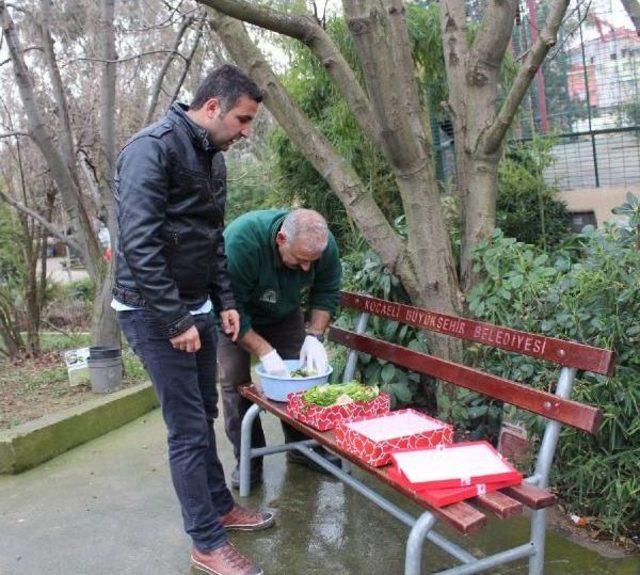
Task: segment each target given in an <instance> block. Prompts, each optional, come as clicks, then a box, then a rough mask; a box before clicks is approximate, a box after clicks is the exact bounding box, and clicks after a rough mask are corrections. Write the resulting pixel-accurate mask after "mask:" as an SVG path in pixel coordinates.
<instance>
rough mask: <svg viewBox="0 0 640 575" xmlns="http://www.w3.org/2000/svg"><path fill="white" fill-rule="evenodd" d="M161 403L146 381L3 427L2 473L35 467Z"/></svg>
mask: <svg viewBox="0 0 640 575" xmlns="http://www.w3.org/2000/svg"><path fill="white" fill-rule="evenodd" d="M157 406H158V400H157V398H156V395H155V393H154V391H153V388H152V387H151V383H149V382H146V383H140V384H138V385H134V386H132V387H129V388H127V389H123V390H121V391H117V392H115V393H111V394H109V395H106V396H104V397H98V398H96V399H93V400H90V401H88V402H87V403H84V404H82V405H80V406H76V407H72V408H69V409H65V410H64V411H60V412H58V413H52V414H51V415H45V416H43V417H41V418H39V419H36V420H34V421H29V422H27V423H24V424H22V425H19V426H17V427H14V428H12V429H8V430H6V431H0V475H1V474H12V473H19V472H21V471H25V470H27V469H31V468H32V467H35V466H36V465H39V464H40V463H44V462H45V461H48V460H49V459H51V458H52V457H55V456H56V455H60V454H61V453H64V452H65V451H69V449H72V448H73V447H76V446H78V445H81V444H83V443H86V442H87V441H90V440H92V439H95V438H96V437H99V436H100V435H104V434H105V433H107V432H109V431H111V430H113V429H116V428H117V427H120V426H121V425H124V424H125V423H128V422H130V421H133V420H134V419H136V418H138V417H140V416H141V415H144V414H145V413H147V412H149V411H151V410H152V409H154V408H156V407H157Z"/></svg>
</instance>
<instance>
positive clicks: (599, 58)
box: [512, 0, 640, 189]
mask: <svg viewBox="0 0 640 575" xmlns="http://www.w3.org/2000/svg"><path fill="white" fill-rule="evenodd" d="M546 16H547V14H546V4H545V3H536V1H535V0H523V1H522V3H521V7H520V18H519V24H518V25H517V26H516V27H515V30H514V34H513V38H512V47H513V55H514V56H515V57H516V58H518V57H520V56H522V55H523V54H525V53H526V52H527V50H529V49H530V48H531V46H532V45H533V43H534V42H535V39H536V37H537V35H538V32H539V30H540V29H541V27H542V26H543V25H544V22H545V20H546ZM639 86H640V38H639V37H638V35H637V33H636V31H635V29H634V28H633V24H632V22H631V20H630V18H629V17H628V16H627V14H626V12H625V10H624V8H623V6H622V3H621V2H620V0H594V1H593V2H582V1H576V0H572V2H571V4H570V7H569V10H568V12H567V18H566V19H565V22H564V24H563V26H562V28H561V30H560V32H559V36H558V43H557V45H556V47H555V48H554V49H553V50H552V52H551V53H550V55H549V57H548V58H547V60H546V61H545V63H544V65H543V66H542V68H541V70H540V71H539V72H538V73H537V74H536V77H535V80H534V82H533V84H532V86H531V88H530V90H529V94H528V95H527V97H526V99H525V101H524V102H523V106H522V109H521V110H520V114H519V116H518V120H517V122H516V125H515V126H514V130H515V133H516V134H517V136H516V139H517V140H524V141H526V140H528V139H530V138H532V137H533V136H534V135H537V136H539V137H545V138H546V137H552V138H554V140H553V142H554V146H553V148H552V151H551V153H552V156H553V158H554V160H555V161H554V163H553V165H552V166H550V167H549V168H548V169H547V170H545V177H546V178H547V179H548V180H549V181H550V182H555V184H556V185H557V186H558V188H560V189H575V188H585V187H588V188H593V187H601V186H607V185H623V186H625V185H630V184H638V183H640V87H639Z"/></svg>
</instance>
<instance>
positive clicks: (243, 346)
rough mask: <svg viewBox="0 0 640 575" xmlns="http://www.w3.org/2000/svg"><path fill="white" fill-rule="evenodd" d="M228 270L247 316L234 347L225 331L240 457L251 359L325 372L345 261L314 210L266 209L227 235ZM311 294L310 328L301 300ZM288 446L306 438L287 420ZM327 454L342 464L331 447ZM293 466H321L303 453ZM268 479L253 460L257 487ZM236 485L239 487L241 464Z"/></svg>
mask: <svg viewBox="0 0 640 575" xmlns="http://www.w3.org/2000/svg"><path fill="white" fill-rule="evenodd" d="M224 237H225V248H226V255H227V262H228V264H227V266H228V273H229V276H230V278H231V284H232V286H233V291H234V294H235V298H236V304H237V308H238V311H239V313H240V332H239V335H238V339H237V341H236V342H235V343H234V342H233V341H231V339H230V338H228V337H226V336H225V335H224V334H223V333H221V334H220V338H219V342H218V364H219V377H220V385H221V388H222V401H223V405H224V419H225V429H226V433H227V437H228V438H229V440H230V441H231V443H232V444H233V449H234V453H235V456H236V461H238V460H239V457H240V425H241V422H242V418H243V416H244V414H245V413H246V412H247V410H248V409H249V407H251V402H250V401H248V400H247V399H245V398H243V397H242V396H241V395H240V394H239V393H238V387H239V386H240V385H245V384H248V383H250V382H251V374H250V367H251V355H255V356H257V357H258V358H259V360H260V362H261V363H262V366H263V368H264V370H265V372H267V373H270V374H274V375H286V374H287V373H288V372H287V368H286V365H285V363H284V361H283V360H284V359H298V358H300V359H301V360H302V361H303V363H305V364H306V365H307V366H308V367H311V368H314V369H316V370H318V371H319V372H323V371H325V370H326V368H327V354H326V351H325V349H324V346H323V345H322V342H323V336H324V332H325V330H326V328H327V326H328V325H329V321H330V319H331V316H332V315H333V314H334V313H335V310H336V307H337V305H338V299H339V291H340V276H341V267H340V258H339V253H338V247H337V245H336V241H335V239H334V237H333V235H332V234H331V232H330V231H329V229H328V227H327V222H326V221H325V219H324V218H323V217H322V216H321V215H320V214H319V213H318V212H315V211H313V210H306V209H296V210H293V211H291V212H287V211H285V210H263V211H254V212H249V213H246V214H244V215H242V216H240V217H239V218H237V219H236V220H235V221H233V222H232V223H231V224H230V225H229V226H228V227H227V229H226V230H225V233H224ZM307 294H308V307H309V311H310V314H309V317H308V323H307V324H306V325H305V321H304V316H303V312H302V300H303V297H305V298H306V295H307ZM283 431H284V435H285V441H287V442H290V441H300V440H302V439H307V437H306V436H304V435H302V434H301V433H300V432H298V431H297V430H295V429H293V428H291V427H289V426H288V425H286V424H284V423H283ZM251 444H252V446H253V447H262V446H264V445H265V438H264V433H263V431H262V426H261V425H260V420H259V419H257V420H256V422H255V423H254V426H253V432H252V441H251ZM321 452H322V454H323V455H325V456H326V457H328V458H329V459H332V461H333V462H337V461H339V459H338V458H335V457H334V456H331V455H330V454H328V453H327V452H325V451H324V450H322V451H321ZM287 458H288V460H289V461H293V462H295V463H301V464H304V465H307V466H309V467H312V468H314V469H317V470H321V468H320V467H319V466H317V465H315V464H314V463H313V462H312V461H311V460H310V459H308V458H306V457H304V456H303V455H301V454H299V453H298V452H297V451H289V452H287ZM261 479H262V458H259V459H258V458H256V459H253V460H252V469H251V482H252V483H257V482H258V481H260V480H261ZM231 484H232V486H234V487H236V488H237V487H238V467H237V466H236V469H235V470H234V472H233V473H232V476H231Z"/></svg>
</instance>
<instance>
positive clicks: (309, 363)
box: [300, 335, 329, 375]
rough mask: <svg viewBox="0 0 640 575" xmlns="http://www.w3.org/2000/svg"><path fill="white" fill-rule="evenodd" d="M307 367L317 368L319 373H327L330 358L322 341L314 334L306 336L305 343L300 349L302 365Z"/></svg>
mask: <svg viewBox="0 0 640 575" xmlns="http://www.w3.org/2000/svg"><path fill="white" fill-rule="evenodd" d="M305 365H306V367H307V369H315V370H316V371H317V372H318V375H324V374H325V373H327V368H328V367H329V358H328V357H327V352H326V350H325V349H324V346H323V345H322V343H321V342H320V341H319V340H318V339H317V338H315V337H313V336H312V335H308V336H307V337H305V338H304V343H303V344H302V348H301V349H300V366H301V367H304V366H305Z"/></svg>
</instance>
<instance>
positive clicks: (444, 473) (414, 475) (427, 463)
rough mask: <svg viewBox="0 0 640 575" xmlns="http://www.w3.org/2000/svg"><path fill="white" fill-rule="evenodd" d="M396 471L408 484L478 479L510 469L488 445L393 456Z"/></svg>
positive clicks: (412, 452) (427, 450)
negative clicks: (400, 472)
mask: <svg viewBox="0 0 640 575" xmlns="http://www.w3.org/2000/svg"><path fill="white" fill-rule="evenodd" d="M394 458H395V459H396V461H397V462H398V467H399V468H400V469H401V470H402V472H403V473H404V474H405V476H406V477H407V479H408V480H409V481H410V482H411V483H423V482H428V481H444V480H447V479H457V478H467V477H481V476H484V475H494V474H497V473H508V472H510V471H511V469H510V468H509V467H508V466H507V465H506V464H505V463H504V462H503V461H502V459H500V456H499V455H498V454H496V452H495V451H493V450H492V449H491V448H490V447H489V446H488V445H485V444H482V443H479V444H475V445H464V446H451V447H446V448H445V449H426V450H422V451H406V452H401V453H396V454H394Z"/></svg>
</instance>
